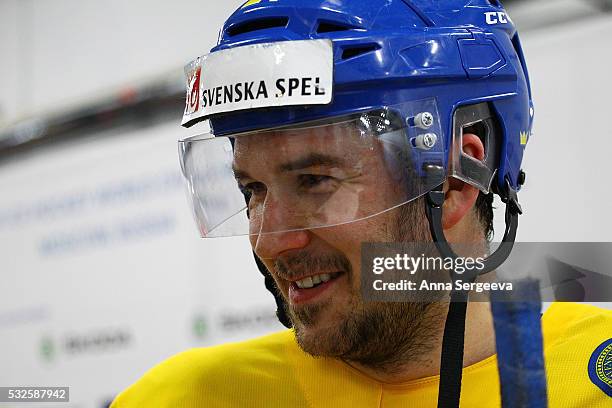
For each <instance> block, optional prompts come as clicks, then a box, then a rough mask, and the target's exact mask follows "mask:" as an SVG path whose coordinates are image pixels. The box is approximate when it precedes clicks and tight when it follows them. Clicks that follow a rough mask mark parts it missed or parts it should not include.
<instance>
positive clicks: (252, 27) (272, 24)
mask: <svg viewBox="0 0 612 408" xmlns="http://www.w3.org/2000/svg"><path fill="white" fill-rule="evenodd" d="M287 23H289V18H287V17H266V18H259V19H256V20H249V21H245V22H243V23H239V24H236V25H233V26H231V27H229V28H228V29H227V30H226V32H227V34H228V35H230V36H232V37H233V36H235V35H240V34H246V33H250V32H253V31H259V30H265V29H268V28H278V27H287Z"/></svg>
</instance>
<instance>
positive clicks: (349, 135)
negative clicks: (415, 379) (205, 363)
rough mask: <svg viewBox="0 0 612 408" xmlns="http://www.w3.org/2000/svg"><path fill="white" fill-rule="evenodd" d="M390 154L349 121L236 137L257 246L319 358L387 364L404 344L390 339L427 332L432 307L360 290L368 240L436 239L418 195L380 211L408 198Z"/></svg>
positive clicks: (237, 166)
mask: <svg viewBox="0 0 612 408" xmlns="http://www.w3.org/2000/svg"><path fill="white" fill-rule="evenodd" d="M384 156H385V152H384V148H383V146H382V143H381V142H379V141H378V140H377V139H376V138H375V137H372V136H367V135H366V136H364V135H363V134H362V133H360V132H359V131H357V130H356V128H355V127H354V126H353V125H352V124H350V123H349V124H345V125H334V126H327V127H319V128H311V129H301V130H291V131H282V132H269V133H265V134H259V135H249V136H245V137H238V138H237V139H236V141H235V154H234V171H235V175H236V178H237V181H238V183H239V184H240V185H241V187H242V189H243V191H244V192H245V193H246V194H247V196H250V199H249V222H250V234H251V235H250V241H251V245H252V247H253V249H254V251H255V253H256V254H257V256H258V257H259V258H260V259H261V260H262V262H263V263H264V264H265V266H266V267H267V269H268V270H269V271H270V272H271V274H272V276H273V277H274V280H275V281H276V285H277V287H278V289H279V291H280V292H281V294H282V296H283V297H284V299H285V301H286V304H287V308H288V312H289V315H290V317H291V320H292V322H293V325H294V328H295V331H296V335H297V339H298V342H299V344H300V346H301V347H302V348H303V349H304V350H305V351H307V352H309V353H311V354H313V355H324V356H333V357H339V358H345V359H347V360H354V361H361V362H366V363H370V364H371V365H372V364H373V365H376V364H384V362H385V359H389V358H390V355H389V353H390V352H391V351H397V347H401V345H398V344H389V343H404V344H405V343H410V342H411V339H412V338H413V337H415V336H416V335H417V332H418V331H423V330H424V327H423V322H422V320H423V319H422V317H424V314H425V311H426V309H427V305H424V304H397V303H395V304H392V303H364V302H363V301H362V299H361V295H360V250H361V243H362V242H392V241H426V240H427V241H428V240H429V239H430V238H429V232H428V227H427V221H426V219H425V216H424V211H423V205H422V202H421V201H420V200H417V201H416V202H412V203H409V204H404V205H403V206H401V207H399V208H396V209H394V210H390V211H384V212H383V210H386V209H389V208H392V207H394V206H397V205H398V204H401V203H403V202H405V201H406V191H405V188H403V187H402V186H401V183H398V181H397V180H398V178H397V177H393V175H392V174H391V170H390V168H391V167H392V166H390V165H389V164H390V163H389V162H388V158H387V160H386V159H384ZM396 168H397V167H396ZM351 221H353V222H351ZM413 342H414V341H413ZM390 350H391V351H390Z"/></svg>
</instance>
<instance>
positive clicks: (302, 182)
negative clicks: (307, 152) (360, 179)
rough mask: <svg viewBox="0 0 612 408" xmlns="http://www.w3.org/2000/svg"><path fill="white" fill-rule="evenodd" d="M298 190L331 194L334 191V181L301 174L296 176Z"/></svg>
mask: <svg viewBox="0 0 612 408" xmlns="http://www.w3.org/2000/svg"><path fill="white" fill-rule="evenodd" d="M298 184H299V187H300V189H302V190H305V191H306V192H310V193H315V194H318V193H321V194H324V193H331V192H333V191H335V190H336V179H335V178H334V177H331V176H326V175H321V174H301V175H300V176H298Z"/></svg>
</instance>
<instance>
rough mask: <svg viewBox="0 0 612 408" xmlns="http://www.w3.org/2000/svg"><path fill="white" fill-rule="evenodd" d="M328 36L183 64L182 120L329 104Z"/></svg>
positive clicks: (246, 48)
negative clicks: (234, 112)
mask: <svg viewBox="0 0 612 408" xmlns="http://www.w3.org/2000/svg"><path fill="white" fill-rule="evenodd" d="M333 62H334V61H333V48H332V43H331V41H330V40H305V41H282V42H274V43H265V44H255V45H247V46H243V47H236V48H231V49H227V50H222V51H217V52H213V53H211V54H208V55H205V56H203V57H200V58H197V59H196V60H194V61H192V62H191V63H189V64H188V65H187V66H186V67H185V76H186V79H187V98H186V106H185V113H184V115H183V122H182V123H183V124H185V123H188V122H191V121H192V120H194V119H197V118H203V117H207V116H210V115H214V114H218V113H226V112H233V111H237V110H242V109H255V108H266V107H274V106H287V105H319V104H328V103H330V102H331V100H332V91H333V66H334V64H333Z"/></svg>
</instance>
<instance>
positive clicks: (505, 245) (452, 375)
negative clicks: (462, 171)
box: [425, 180, 521, 408]
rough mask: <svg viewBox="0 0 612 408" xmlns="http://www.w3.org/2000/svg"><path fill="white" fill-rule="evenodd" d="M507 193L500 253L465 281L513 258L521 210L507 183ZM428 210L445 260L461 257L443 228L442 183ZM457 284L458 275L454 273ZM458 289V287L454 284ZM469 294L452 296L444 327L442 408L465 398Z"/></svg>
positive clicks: (450, 407) (429, 196) (428, 200)
mask: <svg viewBox="0 0 612 408" xmlns="http://www.w3.org/2000/svg"><path fill="white" fill-rule="evenodd" d="M505 190H506V191H504V192H503V193H502V194H500V195H501V197H502V200H503V201H504V202H505V203H506V217H505V218H506V229H505V232H504V238H503V240H502V243H501V244H500V245H499V247H498V248H497V250H496V251H495V252H494V253H493V254H491V255H490V256H488V257H487V258H486V259H485V260H484V268H483V269H482V271H478V273H476V274H472V275H471V276H466V275H465V274H464V275H463V276H462V279H463V280H466V281H469V282H473V281H475V280H476V278H477V277H478V275H479V274H483V273H487V272H490V271H493V270H495V269H496V268H497V267H499V266H500V265H501V264H502V263H503V262H504V261H505V260H506V259H507V258H508V256H509V255H510V252H511V251H512V247H513V245H514V240H515V238H516V230H517V227H518V215H519V214H521V207H520V205H519V204H518V200H517V194H516V191H515V190H513V189H512V188H511V186H510V183H509V182H508V181H507V180H506V188H505ZM425 203H426V204H425V210H426V213H427V219H428V220H429V227H430V231H431V236H432V238H433V241H434V242H435V244H436V247H437V248H438V251H439V252H440V255H441V256H442V257H443V258H447V257H448V258H452V259H455V258H457V254H456V253H455V252H454V251H453V249H452V248H451V246H450V244H449V243H448V241H447V240H446V237H445V235H444V229H443V228H442V206H443V204H444V191H443V185H442V184H440V185H439V186H437V187H436V188H435V189H434V190H432V191H430V192H429V193H427V197H426V200H425ZM451 280H452V281H453V282H454V280H455V274H454V273H451ZM453 287H455V285H453ZM468 298H469V292H467V291H463V290H462V291H455V290H453V291H452V292H451V293H450V304H449V308H448V315H447V317H446V323H445V325H444V336H443V338H442V356H441V361H440V384H439V391H438V407H439V408H455V407H457V408H458V407H459V400H460V397H461V380H462V375H463V349H464V342H465V318H466V312H467V302H468Z"/></svg>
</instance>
